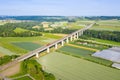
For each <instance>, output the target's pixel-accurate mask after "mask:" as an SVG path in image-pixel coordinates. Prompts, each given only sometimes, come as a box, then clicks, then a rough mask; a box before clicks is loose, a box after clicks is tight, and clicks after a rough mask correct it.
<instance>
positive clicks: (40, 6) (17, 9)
mask: <svg viewBox="0 0 120 80" xmlns="http://www.w3.org/2000/svg"><path fill="white" fill-rule="evenodd" d="M119 9H120V0H0V15H9V16H18V15H44V16H45V15H47V16H120V10H119Z"/></svg>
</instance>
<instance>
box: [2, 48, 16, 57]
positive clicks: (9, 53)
mask: <svg viewBox="0 0 120 80" xmlns="http://www.w3.org/2000/svg"><path fill="white" fill-rule="evenodd" d="M0 52H1V53H2V54H3V55H13V54H15V53H14V52H11V51H9V50H8V49H6V48H3V47H1V46H0Z"/></svg>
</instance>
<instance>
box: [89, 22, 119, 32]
mask: <svg viewBox="0 0 120 80" xmlns="http://www.w3.org/2000/svg"><path fill="white" fill-rule="evenodd" d="M96 23H97V25H95V26H93V27H91V28H90V29H92V30H107V31H108V30H109V31H120V21H119V20H101V21H98V22H96Z"/></svg>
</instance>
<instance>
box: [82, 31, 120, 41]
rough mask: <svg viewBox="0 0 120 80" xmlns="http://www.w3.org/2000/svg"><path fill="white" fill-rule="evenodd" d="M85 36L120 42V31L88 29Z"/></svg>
mask: <svg viewBox="0 0 120 80" xmlns="http://www.w3.org/2000/svg"><path fill="white" fill-rule="evenodd" d="M84 36H86V37H93V38H99V39H104V40H111V41H116V42H120V32H119V31H96V30H86V31H85V32H84Z"/></svg>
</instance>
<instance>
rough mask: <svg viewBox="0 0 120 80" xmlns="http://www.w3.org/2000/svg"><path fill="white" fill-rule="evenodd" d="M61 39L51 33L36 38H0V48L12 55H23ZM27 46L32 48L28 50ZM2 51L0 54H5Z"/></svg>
mask: <svg viewBox="0 0 120 80" xmlns="http://www.w3.org/2000/svg"><path fill="white" fill-rule="evenodd" d="M61 37H63V36H58V35H53V34H51V33H43V36H37V37H1V38H0V42H1V43H0V46H1V47H3V48H4V49H8V50H9V51H10V52H12V53H13V54H14V53H15V54H25V53H27V52H28V51H29V50H33V49H36V48H38V47H40V46H41V45H45V44H48V43H50V42H53V41H55V40H56V39H60V38H61ZM21 43H22V44H21ZM24 43H26V45H27V46H24V45H23V44H24ZM29 43H30V44H29ZM28 46H29V47H30V46H33V47H34V48H28ZM0 50H1V48H0ZM2 50H3V49H2ZM3 51H4V52H2V53H6V52H5V51H6V50H3ZM0 52H1V51H0ZM6 54H7V53H6Z"/></svg>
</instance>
